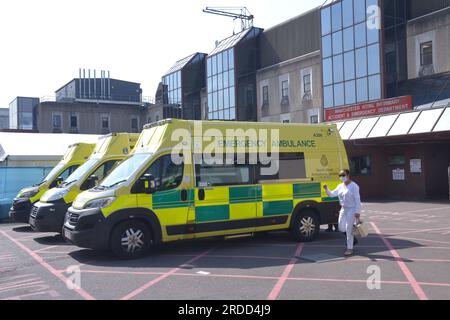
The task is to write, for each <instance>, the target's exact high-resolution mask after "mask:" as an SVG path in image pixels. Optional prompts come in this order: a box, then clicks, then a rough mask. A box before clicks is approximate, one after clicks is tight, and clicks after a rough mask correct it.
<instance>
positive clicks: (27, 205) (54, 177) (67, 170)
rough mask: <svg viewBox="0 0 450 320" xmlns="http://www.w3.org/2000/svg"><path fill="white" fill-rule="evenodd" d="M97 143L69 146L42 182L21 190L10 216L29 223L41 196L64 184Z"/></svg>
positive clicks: (15, 219) (17, 220)
mask: <svg viewBox="0 0 450 320" xmlns="http://www.w3.org/2000/svg"><path fill="white" fill-rule="evenodd" d="M94 147H95V144H90V143H77V144H73V145H71V146H69V148H68V149H67V151H66V153H65V154H64V156H63V157H62V159H61V161H60V162H59V163H58V164H57V165H56V166H55V167H54V168H53V169H52V170H51V171H50V172H49V174H48V175H47V176H46V177H45V178H44V180H42V181H41V182H40V183H38V184H36V185H34V186H31V187H26V188H24V189H22V190H20V191H19V193H18V194H17V196H16V198H15V199H14V202H13V204H12V206H11V209H10V211H9V216H10V217H11V218H12V219H13V220H14V221H16V222H22V223H28V221H29V219H30V212H31V208H32V206H33V204H35V203H36V202H37V201H39V199H40V198H41V196H42V195H43V194H44V193H45V192H47V191H48V190H49V189H52V188H55V187H57V186H58V185H60V184H62V183H63V181H64V180H65V179H67V177H68V176H70V175H71V174H72V173H73V172H74V171H75V170H76V169H77V168H78V167H79V166H80V165H82V164H83V163H84V162H86V160H87V159H88V158H89V156H90V155H91V153H92V151H93V150H94Z"/></svg>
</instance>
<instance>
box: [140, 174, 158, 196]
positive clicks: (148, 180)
mask: <svg viewBox="0 0 450 320" xmlns="http://www.w3.org/2000/svg"><path fill="white" fill-rule="evenodd" d="M140 180H141V182H142V186H143V188H142V189H143V191H144V193H146V194H152V193H155V192H156V182H155V177H154V176H153V175H152V174H149V173H147V174H144V175H143V176H142V177H141V179H140Z"/></svg>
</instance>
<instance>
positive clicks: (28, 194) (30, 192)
mask: <svg viewBox="0 0 450 320" xmlns="http://www.w3.org/2000/svg"><path fill="white" fill-rule="evenodd" d="M38 193H39V188H36V189H31V190H28V191H25V192H24V193H22V194H21V195H20V196H19V198H33V197H34V196H35V195H37V194H38Z"/></svg>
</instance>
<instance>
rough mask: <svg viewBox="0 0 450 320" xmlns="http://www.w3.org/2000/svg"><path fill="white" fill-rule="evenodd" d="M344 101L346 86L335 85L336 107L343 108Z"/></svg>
mask: <svg viewBox="0 0 450 320" xmlns="http://www.w3.org/2000/svg"><path fill="white" fill-rule="evenodd" d="M344 104H345V100H344V84H343V83H339V84H335V85H334V106H336V107H338V106H343V105H344Z"/></svg>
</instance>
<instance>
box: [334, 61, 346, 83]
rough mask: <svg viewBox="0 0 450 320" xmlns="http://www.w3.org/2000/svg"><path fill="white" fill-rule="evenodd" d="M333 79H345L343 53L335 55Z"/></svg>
mask: <svg viewBox="0 0 450 320" xmlns="http://www.w3.org/2000/svg"><path fill="white" fill-rule="evenodd" d="M333 81H334V83H336V82H342V81H344V61H343V56H342V54H340V55H337V56H334V57H333Z"/></svg>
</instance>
